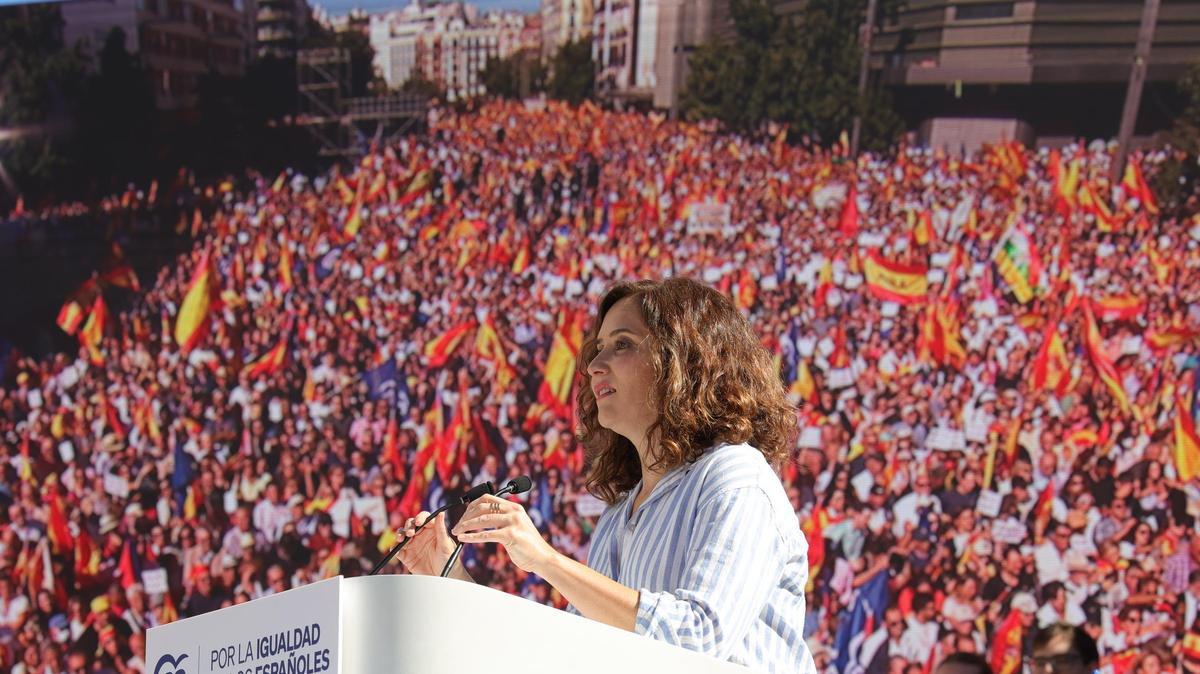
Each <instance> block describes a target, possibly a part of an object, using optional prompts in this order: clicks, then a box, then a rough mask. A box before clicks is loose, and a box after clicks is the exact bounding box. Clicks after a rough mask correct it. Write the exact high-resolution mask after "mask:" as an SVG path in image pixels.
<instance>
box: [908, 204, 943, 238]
mask: <svg viewBox="0 0 1200 674" xmlns="http://www.w3.org/2000/svg"><path fill="white" fill-rule="evenodd" d="M908 217H909V223H908V225H909V229H910V230H911V231H912V239H913V241H914V242H915V243H916V244H917V245H918V246H928V245H929V242H930V241H933V240H934V238H936V237H937V233H936V232H935V231H934V229H933V218H932V217H930V215H929V211H927V210H925V211H921V214H920V215H919V216H918V215H917V214H916V213H915V212H914V211H909V212H908Z"/></svg>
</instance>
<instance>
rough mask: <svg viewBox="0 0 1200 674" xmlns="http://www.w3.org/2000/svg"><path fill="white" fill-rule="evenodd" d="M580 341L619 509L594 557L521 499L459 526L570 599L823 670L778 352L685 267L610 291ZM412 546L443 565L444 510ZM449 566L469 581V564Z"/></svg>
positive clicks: (599, 479) (672, 637) (702, 648)
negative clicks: (555, 537) (792, 496)
mask: <svg viewBox="0 0 1200 674" xmlns="http://www.w3.org/2000/svg"><path fill="white" fill-rule="evenodd" d="M598 314H599V316H598V318H597V324H596V326H595V327H593V329H592V331H591V332H590V333H589V335H588V339H587V340H586V341H585V343H584V345H583V348H582V349H581V351H580V360H579V369H580V371H581V372H583V373H584V376H585V382H586V385H585V386H582V387H580V392H579V395H578V405H579V419H580V425H581V428H580V429H579V433H580V440H581V442H582V443H583V445H584V448H585V450H586V451H587V456H588V461H589V469H588V475H587V487H588V490H589V491H591V492H592V493H593V494H595V495H596V496H597V497H598V498H600V499H603V500H604V501H605V502H606V503H607V504H608V507H607V509H605V511H604V513H603V514H602V515H601V516H600V520H599V522H598V523H597V525H596V530H595V532H594V534H593V536H592V541H591V549H590V552H589V554H588V565H587V566H585V565H584V564H581V563H579V562H577V561H574V560H572V559H570V558H569V557H567V556H566V555H563V554H561V553H559V552H558V551H556V550H555V549H554V548H553V547H552V546H551V545H550V544H549V543H547V542H546V541H545V540H544V539H543V538H542V536H541V534H540V533H539V532H538V530H537V528H536V527H534V525H533V522H532V521H531V520H530V519H529V516H528V515H527V514H526V512H525V509H524V508H523V507H522V506H521V505H520V504H517V503H513V502H511V501H507V500H504V499H500V498H496V497H494V496H484V497H483V498H481V499H479V500H477V501H475V502H473V503H472V504H471V505H470V506H468V507H467V509H466V512H464V513H463V516H462V518H461V520H460V521H459V522H458V524H457V525H456V526H455V527H454V531H453V533H454V535H455V536H456V537H457V538H458V540H459V541H461V542H463V543H489V542H495V543H499V544H500V545H502V546H504V548H505V551H506V552H507V553H508V556H509V558H510V559H511V560H512V562H513V563H514V564H516V565H517V566H519V567H520V568H521V569H523V570H525V571H527V572H530V573H535V574H537V575H538V576H540V577H541V578H543V579H544V580H545V581H546V582H548V583H550V584H551V585H553V586H554V587H555V588H556V589H557V590H558V591H559V592H560V593H562V595H563V596H564V597H565V598H566V599H567V600H568V601H569V602H570V606H569V607H568V610H569V611H573V612H577V613H579V614H581V615H583V616H585V617H587V618H591V619H593V620H598V621H601V622H604V623H607V624H609V625H613V626H615V627H619V628H621V629H625V630H629V631H632V632H636V633H638V634H645V635H647V636H650V637H653V638H655V639H659V640H661V641H664V642H667V643H671V644H676V645H678V646H681V647H683V648H686V649H689V650H694V651H699V652H702V653H707V654H709V655H712V656H715V657H717V658H720V659H723V660H729V661H731V662H734V663H739V664H743V665H747V666H749V667H752V668H754V669H756V670H759V671H765V672H789V673H790V672H801V673H803V674H815V671H816V668H815V666H814V665H813V660H812V656H811V654H810V653H809V651H808V647H807V646H806V644H805V643H804V638H803V632H804V614H805V601H804V588H805V586H806V584H807V582H808V544H807V542H806V541H805V540H804V536H803V534H801V532H800V527H799V522H798V520H797V517H796V514H795V513H794V512H793V511H792V508H791V505H790V503H789V502H788V499H787V496H786V494H785V492H784V489H783V485H782V484H781V483H780V480H779V477H778V475H777V474H776V473H775V471H774V470H773V469H772V466H778V465H779V464H780V463H781V462H783V461H784V460H786V459H787V457H788V454H789V450H790V448H791V446H792V443H793V442H794V439H795V430H796V412H795V409H794V408H793V407H792V406H791V405H790V404H789V403H788V402H787V399H786V397H785V394H784V388H783V384H782V382H781V380H780V378H779V375H778V374H777V372H776V369H775V367H774V365H773V363H772V362H771V358H770V356H769V354H768V353H767V351H766V349H764V348H763V347H762V345H761V344H760V343H759V340H758V338H757V337H755V335H754V332H753V330H752V329H751V327H750V324H749V322H748V321H747V320H746V319H745V318H744V317H743V316H742V315H741V313H739V312H738V310H737V309H736V308H735V307H734V305H733V303H732V302H731V301H730V300H729V299H728V298H727V297H725V296H724V295H722V294H720V293H719V292H717V291H716V290H714V289H712V288H709V287H707V286H705V285H702V284H700V283H697V282H695V281H692V280H688V279H668V280H665V281H661V282H657V281H638V282H636V283H622V284H619V285H616V286H614V287H613V288H612V289H611V290H609V291H608V293H607V294H606V295H605V297H604V299H603V300H602V301H601V303H600V309H599V312H598ZM425 516H426V514H425V513H421V514H420V515H418V516H417V517H416V518H414V519H411V520H409V521H408V522H406V523H405V527H406V529H405V534H406V535H407V536H411V537H412V538H413V540H412V541H411V542H410V543H409V544H408V545H406V546H405V547H404V549H403V550H402V551H401V553H400V559H401V562H402V563H403V564H404V565H405V566H406V567H407V568H408V569H409V571H411V572H412V573H419V574H431V575H432V574H437V573H438V572H439V571H440V570H441V568H442V566H443V565H444V564H445V563H446V561H447V560H448V559H449V558H450V555H451V553H452V552H453V550H454V542H453V541H452V540H451V538H450V536H449V535H448V533H447V531H446V525H445V521H444V519H443V518H444V515H439V517H438V521H435V522H434V523H433V525H432V526H429V527H426V528H424V529H422V530H421V531H419V532H415V534H414V529H415V524H416V522H420V521H424V518H425ZM452 575H453V576H454V577H456V578H460V579H463V580H472V579H471V577H470V575H469V574H468V573H467V571H466V569H465V568H464V567H462V565H461V562H459V563H457V564H456V566H455V568H454V570H453V571H452Z"/></svg>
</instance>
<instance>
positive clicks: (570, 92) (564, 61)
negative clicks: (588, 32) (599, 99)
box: [547, 40, 596, 105]
mask: <svg viewBox="0 0 1200 674" xmlns="http://www.w3.org/2000/svg"><path fill="white" fill-rule="evenodd" d="M551 71H552V73H551V76H550V83H549V85H548V87H547V93H549V94H550V96H551V97H552V98H557V99H560V100H564V101H567V102H569V103H572V104H576V105H577V104H579V103H582V102H583V101H584V100H585V99H587V98H591V96H592V89H593V87H594V86H595V79H596V69H595V66H594V64H593V63H592V45H591V43H590V42H587V41H584V40H574V41H571V42H568V43H566V44H564V45H563V46H562V47H560V48H559V50H558V53H557V54H555V55H554V61H553V65H552V67H551Z"/></svg>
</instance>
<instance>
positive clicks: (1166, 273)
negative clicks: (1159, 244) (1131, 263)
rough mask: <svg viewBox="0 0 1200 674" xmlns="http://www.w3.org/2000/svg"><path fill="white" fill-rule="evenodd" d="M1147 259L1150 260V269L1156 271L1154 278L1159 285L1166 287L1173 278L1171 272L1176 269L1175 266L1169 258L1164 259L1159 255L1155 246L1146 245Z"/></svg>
mask: <svg viewBox="0 0 1200 674" xmlns="http://www.w3.org/2000/svg"><path fill="white" fill-rule="evenodd" d="M1145 248H1146V257H1147V258H1148V259H1149V260H1150V269H1151V270H1153V271H1154V278H1155V280H1157V281H1158V284H1159V285H1166V284H1167V281H1168V280H1170V278H1171V271H1172V270H1173V269H1174V266H1175V265H1174V264H1173V263H1172V261H1171V260H1170V259H1169V258H1164V257H1163V256H1162V255H1160V254H1159V252H1158V251H1157V250H1155V249H1154V246H1152V245H1150V243H1149V242H1147V243H1146V246H1145Z"/></svg>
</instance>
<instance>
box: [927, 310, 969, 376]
mask: <svg viewBox="0 0 1200 674" xmlns="http://www.w3.org/2000/svg"><path fill="white" fill-rule="evenodd" d="M957 314H958V310H957V307H956V306H955V305H954V304H953V303H940V302H939V303H938V304H936V305H935V304H930V305H929V306H927V307H926V309H925V317H924V319H923V320H922V324H921V334H920V336H919V337H918V350H919V353H920V357H921V360H924V361H926V362H928V363H931V364H933V365H936V366H950V367H954V368H959V367H962V365H963V364H964V363H965V362H966V361H967V350H966V349H964V348H963V345H962V343H961V342H960V341H959V327H958V317H957Z"/></svg>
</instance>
